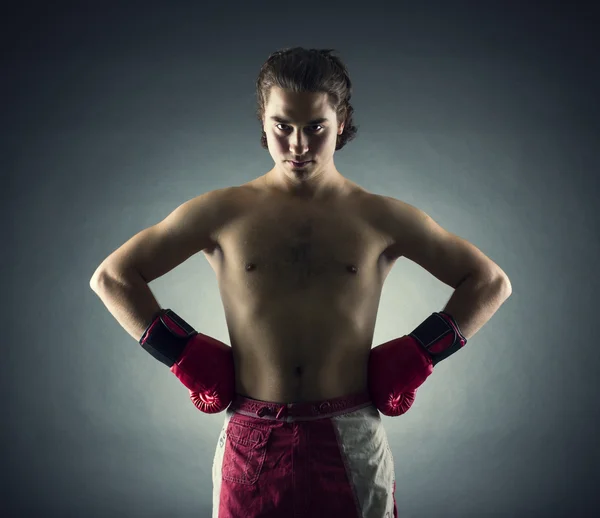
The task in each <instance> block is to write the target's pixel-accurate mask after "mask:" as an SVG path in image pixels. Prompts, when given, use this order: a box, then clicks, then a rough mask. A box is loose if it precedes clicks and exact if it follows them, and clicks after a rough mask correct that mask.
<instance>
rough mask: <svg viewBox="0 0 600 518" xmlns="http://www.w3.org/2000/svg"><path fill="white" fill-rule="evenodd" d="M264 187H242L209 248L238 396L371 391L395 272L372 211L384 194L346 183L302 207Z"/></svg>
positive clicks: (310, 397) (292, 397) (285, 398)
mask: <svg viewBox="0 0 600 518" xmlns="http://www.w3.org/2000/svg"><path fill="white" fill-rule="evenodd" d="M261 178H262V177H261ZM260 180H261V179H257V180H255V181H253V182H250V183H248V184H245V185H242V186H239V188H236V194H235V196H236V202H235V204H236V217H235V218H233V221H231V222H230V223H229V224H227V225H226V226H225V228H223V229H222V231H221V232H220V234H219V242H218V244H216V245H215V247H214V248H213V249H211V250H205V251H204V254H205V256H206V258H207V259H208V261H209V263H210V265H211V266H212V268H213V269H214V271H215V273H216V276H217V280H218V284H219V290H220V293H221V299H222V301H223V307H224V310H225V318H226V321H227V327H228V329H229V337H230V341H231V347H232V350H233V355H234V363H235V370H236V392H237V393H239V394H241V395H244V396H247V397H251V398H254V399H260V400H264V401H277V402H282V403H284V402H285V403H290V402H301V401H318V400H323V399H331V398H335V397H340V396H345V395H350V394H356V393H360V392H364V391H366V390H367V360H368V356H369V353H370V350H371V345H372V339H373V333H374V328H375V321H376V316H377V309H378V306H379V299H380V296H381V290H382V287H383V282H384V280H385V278H386V276H387V274H388V273H389V271H390V269H391V267H392V261H390V260H389V259H388V258H386V257H385V255H384V251H385V249H386V247H387V244H388V243H387V240H386V238H385V236H384V235H383V234H382V233H381V232H380V231H379V230H378V229H377V228H376V224H375V223H374V220H375V218H373V217H372V210H371V209H370V207H372V206H373V203H376V198H377V195H373V194H370V193H368V192H367V191H365V190H364V189H362V188H360V187H359V186H357V185H356V184H353V183H351V182H348V191H347V193H345V194H344V195H340V196H339V197H336V198H335V199H332V200H328V201H327V202H326V203H325V202H316V201H306V200H297V199H293V198H291V197H290V196H287V195H283V194H281V193H276V192H273V191H270V190H269V189H267V188H266V187H264V184H263V183H262V182H261V181H260ZM238 202H239V205H238Z"/></svg>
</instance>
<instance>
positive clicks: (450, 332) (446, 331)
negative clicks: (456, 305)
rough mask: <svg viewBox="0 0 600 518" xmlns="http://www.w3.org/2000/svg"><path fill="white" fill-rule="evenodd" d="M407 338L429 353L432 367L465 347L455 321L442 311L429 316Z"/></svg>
mask: <svg viewBox="0 0 600 518" xmlns="http://www.w3.org/2000/svg"><path fill="white" fill-rule="evenodd" d="M409 336H410V337H412V338H414V339H415V340H416V341H417V342H418V343H419V345H420V346H421V347H423V348H424V349H425V350H426V351H427V352H428V353H429V355H430V356H431V360H432V363H433V365H434V366H435V364H436V363H439V362H441V361H442V360H445V359H446V358H448V356H450V355H452V354H454V353H455V352H457V351H459V350H460V349H461V348H462V347H464V346H465V345H467V339H466V338H465V337H464V336H463V334H462V333H461V332H460V329H459V327H458V324H457V323H456V320H454V318H452V315H449V314H448V313H444V312H443V311H441V312H439V313H433V314H431V315H430V316H429V317H428V318H427V319H426V320H425V321H424V322H423V323H422V324H421V325H419V326H418V327H417V328H416V329H415V330H414V331H413V332H412V333H410V335H409Z"/></svg>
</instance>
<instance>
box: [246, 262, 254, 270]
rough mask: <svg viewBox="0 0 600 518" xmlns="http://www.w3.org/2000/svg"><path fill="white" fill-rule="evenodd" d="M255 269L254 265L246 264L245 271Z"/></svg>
mask: <svg viewBox="0 0 600 518" xmlns="http://www.w3.org/2000/svg"><path fill="white" fill-rule="evenodd" d="M255 268H256V265H255V264H254V263H246V271H247V272H249V271H250V270H254V269H255Z"/></svg>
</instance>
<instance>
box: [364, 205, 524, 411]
mask: <svg viewBox="0 0 600 518" xmlns="http://www.w3.org/2000/svg"><path fill="white" fill-rule="evenodd" d="M381 209H382V210H381V213H380V214H381V218H382V219H381V223H382V225H383V227H384V228H386V229H387V234H388V235H389V236H391V237H392V243H391V244H390V246H389V247H388V249H387V250H386V255H387V256H388V258H390V259H392V260H393V259H397V258H398V257H400V256H404V257H406V258H407V259H409V260H411V261H413V262H415V263H417V264H419V265H420V266H422V267H423V268H424V269H425V270H427V271H428V272H429V273H431V274H432V275H434V276H435V277H436V278H437V279H439V280H440V281H442V282H443V283H444V284H446V285H448V286H451V287H453V288H454V293H453V294H452V296H451V298H450V300H449V301H448V303H447V304H446V307H445V308H444V309H443V311H441V312H436V313H433V314H431V315H430V316H429V317H428V318H427V319H426V320H425V321H424V322H423V323H422V324H420V325H419V326H418V327H417V328H416V329H415V330H414V331H413V332H412V333H410V334H409V335H404V336H402V337H401V338H398V339H395V340H392V341H390V342H387V343H385V344H382V345H380V346H378V347H375V348H374V349H372V350H371V354H370V357H369V390H370V392H371V397H372V399H373V402H374V403H375V405H376V406H377V408H379V410H380V411H381V412H382V413H383V414H385V415H400V414H402V413H404V412H406V411H407V410H408V408H410V406H411V405H412V401H413V400H414V396H415V393H416V389H417V388H418V387H419V386H420V385H421V384H423V383H424V382H425V380H426V379H427V377H428V376H429V375H430V374H431V373H432V372H433V367H434V366H435V365H436V364H437V363H439V362H440V361H442V360H444V359H446V358H448V357H449V356H450V355H452V354H454V353H455V352H457V351H458V350H460V349H461V348H462V347H464V346H465V345H466V343H467V339H469V338H471V337H472V336H473V335H474V334H475V333H476V332H477V331H479V329H481V327H483V325H484V324H485V323H486V322H487V321H488V320H489V319H490V318H491V317H492V316H493V315H494V313H495V312H496V311H497V310H498V308H499V307H500V306H501V305H502V303H503V302H504V301H505V300H506V299H507V298H508V297H509V296H510V294H511V292H512V286H511V283H510V280H509V279H508V276H507V275H506V274H505V273H504V272H503V271H502V269H501V268H500V267H499V266H498V265H496V264H495V263H494V262H493V261H492V260H491V259H490V258H489V257H487V256H485V255H484V254H483V252H481V250H479V249H478V248H476V247H475V246H474V245H473V244H471V243H469V242H468V241H466V240H464V239H462V238H460V237H458V236H456V235H455V234H452V233H450V232H447V231H446V230H444V229H443V228H442V227H440V226H439V225H438V224H437V223H436V222H435V221H434V220H433V219H432V218H431V217H429V215H427V214H426V213H425V212H423V211H421V210H419V209H417V208H415V207H413V206H411V205H409V204H406V203H404V202H400V201H399V200H395V199H394V198H389V197H383V204H382V207H381Z"/></svg>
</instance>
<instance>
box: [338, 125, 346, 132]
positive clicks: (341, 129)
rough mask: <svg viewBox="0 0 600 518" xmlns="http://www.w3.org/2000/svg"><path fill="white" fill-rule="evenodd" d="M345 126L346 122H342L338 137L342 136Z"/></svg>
mask: <svg viewBox="0 0 600 518" xmlns="http://www.w3.org/2000/svg"><path fill="white" fill-rule="evenodd" d="M344 125H345V122H342V123H341V124H340V127H339V129H338V135H341V134H342V133H343V132H344Z"/></svg>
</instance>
